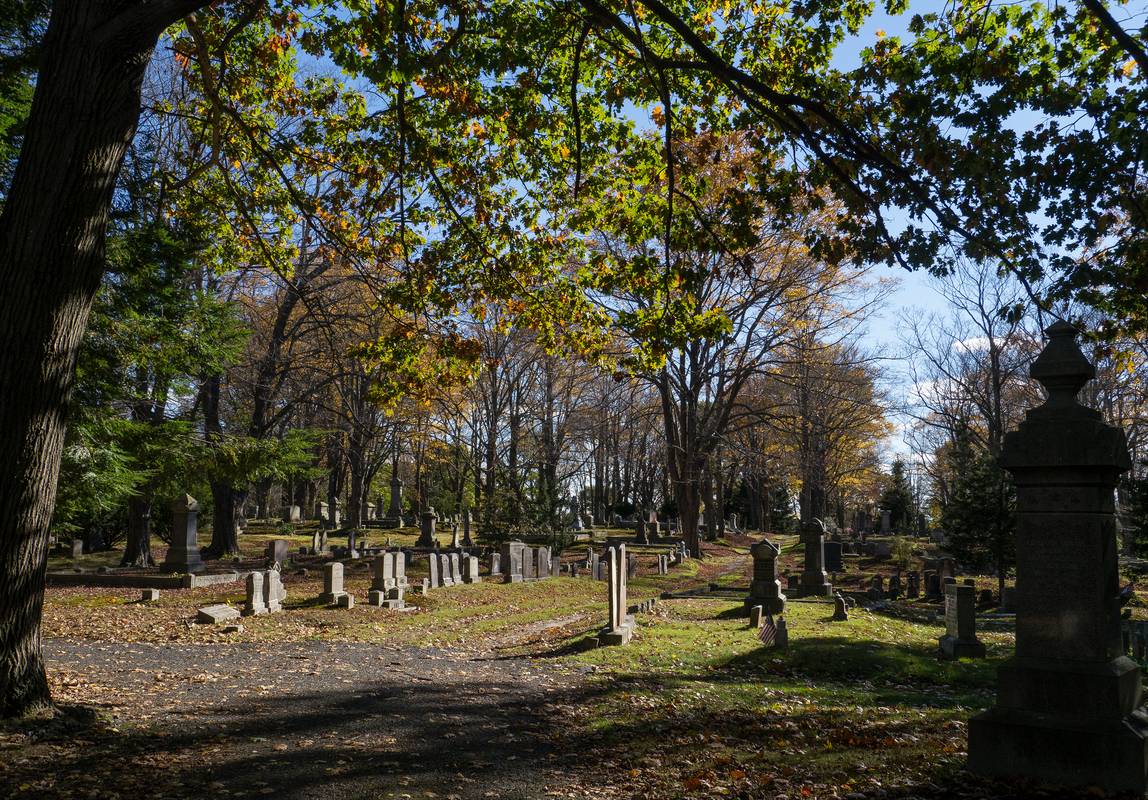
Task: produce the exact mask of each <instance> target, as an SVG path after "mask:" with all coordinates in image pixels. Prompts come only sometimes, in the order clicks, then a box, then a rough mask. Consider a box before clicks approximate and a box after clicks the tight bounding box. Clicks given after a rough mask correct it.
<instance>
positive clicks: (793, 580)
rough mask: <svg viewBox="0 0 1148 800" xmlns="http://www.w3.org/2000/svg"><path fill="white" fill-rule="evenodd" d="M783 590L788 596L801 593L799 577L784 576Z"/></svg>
mask: <svg viewBox="0 0 1148 800" xmlns="http://www.w3.org/2000/svg"><path fill="white" fill-rule="evenodd" d="M785 590H786V591H787V592H789V593H790V594H798V593H799V592H800V591H801V576H800V575H786V576H785Z"/></svg>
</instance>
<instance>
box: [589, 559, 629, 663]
mask: <svg viewBox="0 0 1148 800" xmlns="http://www.w3.org/2000/svg"><path fill="white" fill-rule="evenodd" d="M625 563H626V545H624V544H620V545H618V546H617V547H611V548H609V549H608V550H607V554H606V568H607V574H606V584H607V592H608V594H609V601H610V603H609V609H610V619H609V621H608V622H607V624H606V627H605V628H603V629H602V631H601V633H599V634H598V644H599V645H616V644H626V643H627V642H629V641H630V637H631V636H632V635H633V632H634V618H633V617H632V616H629V615H627V614H626V610H627V608H628V605H627V602H626V567H625Z"/></svg>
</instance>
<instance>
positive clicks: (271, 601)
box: [263, 569, 287, 614]
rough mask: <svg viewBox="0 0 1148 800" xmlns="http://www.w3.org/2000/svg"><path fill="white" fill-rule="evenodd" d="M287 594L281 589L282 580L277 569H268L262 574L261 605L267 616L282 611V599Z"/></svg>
mask: <svg viewBox="0 0 1148 800" xmlns="http://www.w3.org/2000/svg"><path fill="white" fill-rule="evenodd" d="M286 596H287V592H286V591H285V590H284V589H283V578H282V576H281V575H280V574H279V570H277V569H269V570H267V571H266V572H264V573H263V605H264V606H266V608H267V612H268V613H269V614H274V613H276V612H277V611H282V610H283V598H285V597H286Z"/></svg>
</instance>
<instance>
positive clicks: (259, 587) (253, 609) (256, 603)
mask: <svg viewBox="0 0 1148 800" xmlns="http://www.w3.org/2000/svg"><path fill="white" fill-rule="evenodd" d="M242 613H243V616H245V617H254V616H257V615H259V614H266V613H267V604H266V603H264V602H263V573H262V572H251V573H248V575H247V598H246V601H245V602H244V605H243V612H242Z"/></svg>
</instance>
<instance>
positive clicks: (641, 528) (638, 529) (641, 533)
mask: <svg viewBox="0 0 1148 800" xmlns="http://www.w3.org/2000/svg"><path fill="white" fill-rule="evenodd" d="M646 530H647V528H646V521H645V520H643V519H642V518H641V516H638V518H637V520H636V521H635V522H634V542H635V543H637V544H649V543H650V537H649V536H648V535H647V534H646Z"/></svg>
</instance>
